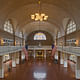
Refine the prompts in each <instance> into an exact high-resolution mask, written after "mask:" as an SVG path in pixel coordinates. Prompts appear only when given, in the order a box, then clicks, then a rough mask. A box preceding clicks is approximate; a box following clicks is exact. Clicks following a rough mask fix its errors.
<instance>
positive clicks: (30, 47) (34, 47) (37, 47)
mask: <svg viewBox="0 0 80 80" xmlns="http://www.w3.org/2000/svg"><path fill="white" fill-rule="evenodd" d="M28 49H31V50H38V49H39V50H41V49H44V50H51V49H52V47H51V46H29V47H28Z"/></svg>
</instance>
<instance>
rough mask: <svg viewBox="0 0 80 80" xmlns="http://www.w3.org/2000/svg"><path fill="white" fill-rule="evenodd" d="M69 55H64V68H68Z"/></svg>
mask: <svg viewBox="0 0 80 80" xmlns="http://www.w3.org/2000/svg"><path fill="white" fill-rule="evenodd" d="M67 59H68V55H67V54H66V53H64V67H68V61H67Z"/></svg>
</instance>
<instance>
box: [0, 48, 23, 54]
mask: <svg viewBox="0 0 80 80" xmlns="http://www.w3.org/2000/svg"><path fill="white" fill-rule="evenodd" d="M21 50H22V46H0V55H4V54H9V53H14V52H18V51H21Z"/></svg>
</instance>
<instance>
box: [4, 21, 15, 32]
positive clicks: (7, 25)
mask: <svg viewBox="0 0 80 80" xmlns="http://www.w3.org/2000/svg"><path fill="white" fill-rule="evenodd" d="M4 31H7V32H9V33H13V27H12V24H11V23H10V21H9V20H8V21H6V22H5V24H4Z"/></svg>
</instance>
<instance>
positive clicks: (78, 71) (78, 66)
mask: <svg viewBox="0 0 80 80" xmlns="http://www.w3.org/2000/svg"><path fill="white" fill-rule="evenodd" d="M75 73H76V79H80V56H77V62H76V72H75Z"/></svg>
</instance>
